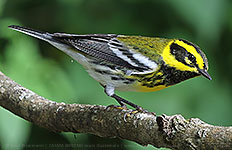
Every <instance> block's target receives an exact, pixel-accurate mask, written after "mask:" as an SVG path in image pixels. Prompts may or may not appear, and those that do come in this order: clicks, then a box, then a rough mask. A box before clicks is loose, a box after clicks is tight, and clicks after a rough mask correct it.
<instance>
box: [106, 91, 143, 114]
mask: <svg viewBox="0 0 232 150" xmlns="http://www.w3.org/2000/svg"><path fill="white" fill-rule="evenodd" d="M111 97H112V98H114V99H115V100H116V101H117V102H118V103H119V104H120V105H121V104H123V105H125V104H127V105H130V106H131V107H133V108H135V109H136V110H137V111H139V112H144V111H146V110H144V109H143V108H142V107H140V106H138V105H136V104H134V103H132V102H129V101H127V100H125V99H124V98H122V97H120V96H118V95H116V94H113V95H112V96H111ZM124 103H125V104H124Z"/></svg>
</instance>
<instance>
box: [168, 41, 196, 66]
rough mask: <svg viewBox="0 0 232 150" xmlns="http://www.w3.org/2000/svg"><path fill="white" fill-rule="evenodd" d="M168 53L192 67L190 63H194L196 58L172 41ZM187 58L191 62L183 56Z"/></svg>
mask: <svg viewBox="0 0 232 150" xmlns="http://www.w3.org/2000/svg"><path fill="white" fill-rule="evenodd" d="M170 53H171V54H172V55H173V56H175V58H176V60H177V61H179V62H181V63H183V64H185V65H187V66H190V67H193V66H192V64H195V63H196V58H195V57H194V56H193V55H192V54H191V53H189V52H188V51H186V49H185V48H183V47H181V46H180V45H178V44H176V43H172V44H171V46H170ZM186 57H187V58H188V60H190V61H191V62H192V63H190V64H189V63H187V62H186V59H185V58H186Z"/></svg>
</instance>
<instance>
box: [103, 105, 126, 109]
mask: <svg viewBox="0 0 232 150" xmlns="http://www.w3.org/2000/svg"><path fill="white" fill-rule="evenodd" d="M108 108H116V109H120V110H123V109H127V107H126V105H122V106H118V105H109V106H107V107H106V109H108Z"/></svg>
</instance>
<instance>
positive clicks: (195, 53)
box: [162, 39, 212, 80]
mask: <svg viewBox="0 0 232 150" xmlns="http://www.w3.org/2000/svg"><path fill="white" fill-rule="evenodd" d="M162 57H163V60H164V62H165V64H166V65H168V66H170V67H173V68H175V69H176V70H179V71H188V72H194V73H196V74H197V75H203V76H204V77H206V78H207V79H209V80H212V78H211V77H210V75H209V74H208V72H207V70H208V61H207V58H206V56H205V54H204V53H203V52H202V51H201V50H200V48H199V47H198V46H196V45H195V44H193V43H190V42H188V41H186V40H182V39H174V40H171V41H170V42H169V43H168V45H167V46H166V47H165V49H164V51H163V53H162Z"/></svg>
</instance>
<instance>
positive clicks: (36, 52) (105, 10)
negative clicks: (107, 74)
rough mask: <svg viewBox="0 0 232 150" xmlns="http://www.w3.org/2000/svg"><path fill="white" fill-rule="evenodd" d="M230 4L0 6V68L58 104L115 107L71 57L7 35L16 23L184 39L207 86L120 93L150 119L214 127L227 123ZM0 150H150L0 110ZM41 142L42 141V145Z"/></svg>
mask: <svg viewBox="0 0 232 150" xmlns="http://www.w3.org/2000/svg"><path fill="white" fill-rule="evenodd" d="M231 14H232V4H231V2H230V0H205V1H201V0H190V1H185V0H175V1H173V0H168V1H162V0H157V1H151V0H143V1H140V0H118V1H113V0H98V1H96V0H76V1H75V0H69V1H65V0H58V1H55V0H51V1H46V0H39V1H30V0H20V1H13V0H8V1H6V0H1V1H0V52H1V54H0V69H1V71H3V72H4V73H5V74H6V75H7V76H9V77H11V78H12V79H14V80H15V81H16V82H18V83H20V84H22V85H23V86H25V87H27V88H29V89H31V90H32V91H34V92H36V93H38V94H40V95H42V96H44V97H46V98H48V99H52V100H55V101H58V102H61V101H62V102H65V103H85V104H101V105H109V104H116V103H115V101H114V100H112V99H111V98H109V97H107V96H106V95H105V94H104V92H103V89H102V87H101V86H99V84H98V83H97V82H96V81H94V80H93V79H92V78H91V77H89V75H88V74H87V73H86V72H85V71H84V69H83V68H82V67H81V65H79V64H78V63H76V62H73V61H72V59H71V58H69V57H68V56H66V55H65V54H63V53H62V52H60V51H58V50H56V49H55V48H53V47H52V46H50V45H49V44H47V43H45V42H42V41H38V40H36V39H33V38H31V37H28V36H26V35H23V34H20V33H17V32H14V31H11V30H8V29H7V26H8V25H12V24H21V25H23V26H28V27H33V28H37V29H40V30H45V31H50V32H57V31H59V32H69V33H79V34H84V33H116V34H130V35H145V36H158V37H169V38H174V37H175V38H184V39H187V40H190V41H192V42H194V43H197V44H198V45H199V46H200V47H201V48H202V49H203V51H204V52H205V53H206V55H207V56H208V58H209V65H210V69H209V73H210V74H211V76H212V77H213V80H212V81H207V80H206V79H204V78H201V77H199V78H196V79H192V80H188V81H186V82H184V83H182V84H179V85H176V86H174V87H170V88H167V89H164V90H161V91H158V92H152V93H134V92H120V93H119V94H120V95H121V96H123V97H125V98H127V99H128V100H131V101H133V102H134V103H136V104H138V105H141V106H143V107H144V108H146V109H148V110H149V111H154V112H156V113H157V114H162V113H166V114H169V115H172V114H176V113H180V114H182V115H184V116H185V117H186V118H190V117H198V118H201V119H202V120H204V121H206V122H208V123H210V124H214V125H225V126H228V125H231V124H232V118H231V116H230V114H231V113H232V109H231V106H232V95H231V83H232V82H231V81H232V78H231V76H232V70H231V68H232V51H231V50H230V49H231V39H232V21H231V17H232V15H231ZM0 118H1V121H0V149H3V150H5V149H29V148H24V147H23V146H24V145H25V144H27V145H28V146H36V145H37V146H38V145H46V146H49V144H54V145H53V146H54V147H53V149H56V148H57V149H58V148H60V147H59V145H56V146H55V144H73V147H74V148H75V146H76V147H78V146H81V144H82V146H83V145H85V146H86V147H85V149H90V148H89V147H88V145H89V146H91V145H92V146H94V145H95V146H96V144H97V143H99V144H100V145H101V146H104V144H111V145H112V146H113V145H116V146H119V147H120V148H121V149H133V150H134V149H153V147H152V146H148V147H145V148H144V147H142V146H139V145H138V144H136V143H134V142H128V141H120V140H114V139H112V140H111V139H110V140H109V139H104V138H99V137H95V136H92V135H85V134H77V135H76V138H74V134H68V133H65V134H63V135H62V134H55V135H54V134H52V133H50V132H49V131H47V130H44V129H41V128H36V127H34V126H32V125H31V124H30V123H28V122H27V121H24V120H23V119H21V118H19V117H16V116H15V115H13V114H11V113H9V112H8V111H6V110H4V109H3V108H0ZM45 139H46V140H45Z"/></svg>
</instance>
